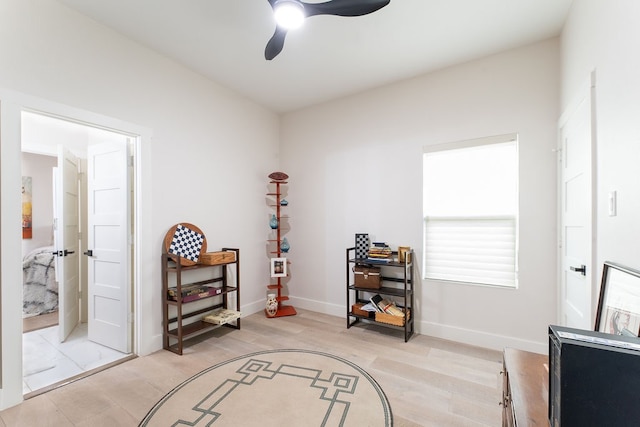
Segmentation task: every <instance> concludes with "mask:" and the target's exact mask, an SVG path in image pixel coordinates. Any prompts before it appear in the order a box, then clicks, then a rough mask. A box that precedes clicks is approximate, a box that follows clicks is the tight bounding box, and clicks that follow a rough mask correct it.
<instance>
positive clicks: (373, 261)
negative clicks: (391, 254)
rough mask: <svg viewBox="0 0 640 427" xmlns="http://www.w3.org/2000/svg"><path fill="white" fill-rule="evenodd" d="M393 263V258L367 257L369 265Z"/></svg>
mask: <svg viewBox="0 0 640 427" xmlns="http://www.w3.org/2000/svg"><path fill="white" fill-rule="evenodd" d="M391 261H393V260H392V259H391V258H375V257H367V263H369V264H387V263H390V262H391Z"/></svg>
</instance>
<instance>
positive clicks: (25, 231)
mask: <svg viewBox="0 0 640 427" xmlns="http://www.w3.org/2000/svg"><path fill="white" fill-rule="evenodd" d="M31 194H32V180H31V177H30V176H23V177H22V238H23V239H31V238H32V237H33V216H32V209H33V206H32V197H31Z"/></svg>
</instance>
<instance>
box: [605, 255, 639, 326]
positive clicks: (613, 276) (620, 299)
mask: <svg viewBox="0 0 640 427" xmlns="http://www.w3.org/2000/svg"><path fill="white" fill-rule="evenodd" d="M595 330H596V331H599V332H605V333H608V334H614V335H625V336H630V337H637V336H640V271H637V270H634V269H631V268H628V267H624V266H621V265H618V264H614V263H611V262H608V261H607V262H605V263H604V269H603V270H602V282H601V285H600V298H599V299H598V311H597V313H596V324H595Z"/></svg>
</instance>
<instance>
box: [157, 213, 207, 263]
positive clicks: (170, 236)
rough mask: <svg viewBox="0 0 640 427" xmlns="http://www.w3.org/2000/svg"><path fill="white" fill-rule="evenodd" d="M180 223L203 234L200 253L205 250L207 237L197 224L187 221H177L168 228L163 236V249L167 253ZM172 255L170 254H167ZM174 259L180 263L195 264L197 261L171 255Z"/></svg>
mask: <svg viewBox="0 0 640 427" xmlns="http://www.w3.org/2000/svg"><path fill="white" fill-rule="evenodd" d="M179 225H182V226H183V227H187V228H188V229H190V230H193V231H195V232H196V233H200V234H202V236H203V240H202V248H201V249H200V253H205V252H206V251H207V237H206V236H205V235H204V233H203V232H202V230H200V229H199V228H198V227H197V226H195V225H193V224H189V223H188V222H179V223H178V224H176V225H174V226H173V227H171V228H170V229H169V231H167V234H165V236H164V250H165V252H167V253H169V248H170V247H171V241H172V240H173V235H174V234H176V230H177V229H178V226H179ZM169 255H172V254H169ZM173 258H174V259H180V265H195V264H197V262H194V261H191V260H189V259H187V258H183V257H177V256H173Z"/></svg>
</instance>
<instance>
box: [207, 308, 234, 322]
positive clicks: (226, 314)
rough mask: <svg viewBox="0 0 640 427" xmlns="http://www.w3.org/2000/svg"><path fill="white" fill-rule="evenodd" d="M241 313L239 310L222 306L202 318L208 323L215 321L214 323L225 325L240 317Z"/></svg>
mask: <svg viewBox="0 0 640 427" xmlns="http://www.w3.org/2000/svg"><path fill="white" fill-rule="evenodd" d="M241 315H242V313H241V312H239V311H236V310H229V309H227V308H221V309H219V310H216V311H214V312H213V313H211V314H209V315H207V316H204V318H203V319H202V320H204V321H205V322H207V323H213V324H214V325H224V324H225V323H229V322H233V321H234V320H236V319H239V318H240V316H241Z"/></svg>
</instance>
